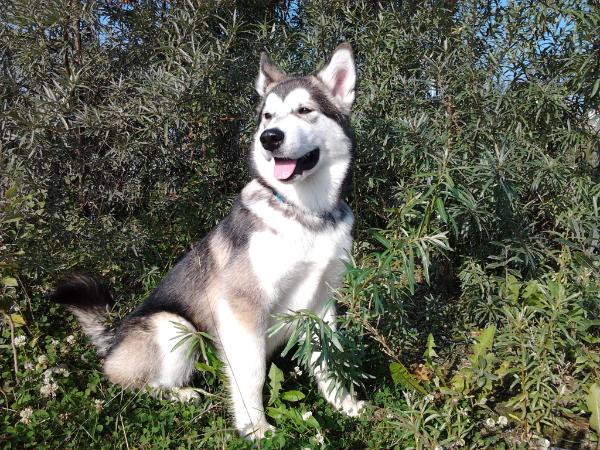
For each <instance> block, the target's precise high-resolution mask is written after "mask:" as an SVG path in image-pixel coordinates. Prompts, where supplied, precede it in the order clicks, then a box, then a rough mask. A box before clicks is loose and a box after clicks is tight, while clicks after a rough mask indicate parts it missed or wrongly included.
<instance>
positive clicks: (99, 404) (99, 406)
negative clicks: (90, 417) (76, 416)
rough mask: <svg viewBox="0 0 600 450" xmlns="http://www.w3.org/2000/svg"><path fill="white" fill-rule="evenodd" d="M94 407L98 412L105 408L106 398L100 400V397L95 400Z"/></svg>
mask: <svg viewBox="0 0 600 450" xmlns="http://www.w3.org/2000/svg"><path fill="white" fill-rule="evenodd" d="M94 408H95V409H96V412H100V411H102V410H103V409H104V400H100V399H99V398H97V399H95V400H94Z"/></svg>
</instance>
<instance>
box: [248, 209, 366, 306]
mask: <svg viewBox="0 0 600 450" xmlns="http://www.w3.org/2000/svg"><path fill="white" fill-rule="evenodd" d="M251 209H253V210H254V212H255V213H257V214H258V215H259V217H260V218H261V219H262V220H263V222H264V224H265V225H266V228H265V229H263V230H261V231H257V232H255V233H253V234H252V236H251V237H250V241H249V248H248V254H249V259H250V263H251V266H252V269H253V271H254V273H255V275H256V277H257V278H258V280H260V284H261V287H262V290H263V292H264V293H265V294H266V297H267V302H268V309H269V310H270V311H271V312H272V313H277V312H289V311H294V310H299V309H311V310H319V309H320V305H319V304H322V303H323V302H324V301H325V300H327V297H329V295H330V294H331V290H332V289H334V288H336V287H337V286H338V285H339V282H340V279H341V276H342V273H343V271H344V269H345V267H344V263H345V262H346V261H347V260H348V258H349V255H350V251H351V246H352V236H351V230H352V223H353V220H354V219H353V216H352V214H351V213H348V214H346V215H345V216H344V217H343V218H341V219H340V220H337V221H334V222H333V221H332V222H330V223H327V224H325V225H323V226H322V227H307V226H306V225H305V224H302V223H301V222H299V221H298V220H296V219H295V218H293V217H289V216H286V215H285V213H284V212H282V211H280V210H277V209H274V208H272V207H270V206H269V205H268V204H267V203H266V202H265V203H262V202H261V203H259V204H255V205H253V207H252V208H251ZM316 312H318V311H316Z"/></svg>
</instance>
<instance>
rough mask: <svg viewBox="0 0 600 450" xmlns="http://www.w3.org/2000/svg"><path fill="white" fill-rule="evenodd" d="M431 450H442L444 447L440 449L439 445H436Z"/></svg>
mask: <svg viewBox="0 0 600 450" xmlns="http://www.w3.org/2000/svg"><path fill="white" fill-rule="evenodd" d="M433 450H444V447H442V446H441V445H436V446H435V447H433Z"/></svg>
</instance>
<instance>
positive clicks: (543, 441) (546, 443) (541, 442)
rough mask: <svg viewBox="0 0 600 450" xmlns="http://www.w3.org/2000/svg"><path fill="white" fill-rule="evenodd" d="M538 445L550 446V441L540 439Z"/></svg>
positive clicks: (542, 446) (541, 446)
mask: <svg viewBox="0 0 600 450" xmlns="http://www.w3.org/2000/svg"><path fill="white" fill-rule="evenodd" d="M538 445H539V446H540V448H544V449H545V448H550V441H549V440H548V439H540V440H539V441H538Z"/></svg>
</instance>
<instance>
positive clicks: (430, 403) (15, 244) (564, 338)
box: [0, 0, 600, 449]
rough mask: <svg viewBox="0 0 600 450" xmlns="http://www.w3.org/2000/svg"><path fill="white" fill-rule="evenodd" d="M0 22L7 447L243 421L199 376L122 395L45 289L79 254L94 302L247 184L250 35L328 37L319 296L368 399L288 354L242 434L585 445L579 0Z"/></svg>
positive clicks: (283, 46)
mask: <svg viewBox="0 0 600 450" xmlns="http://www.w3.org/2000/svg"><path fill="white" fill-rule="evenodd" d="M0 25H1V27H2V28H1V29H0V101H1V104H0V176H1V178H0V249H1V252H2V253H1V258H0V279H1V280H2V286H1V287H0V289H1V294H2V300H1V304H0V308H1V311H2V322H1V323H2V332H1V335H0V350H1V351H0V363H1V367H2V369H1V370H2V387H1V389H2V391H1V393H2V396H0V407H1V408H2V426H1V427H0V442H1V443H2V445H3V446H7V447H8V448H23V447H43V446H46V447H49V448H59V447H60V448H62V447H69V448H96V447H98V448H100V447H107V448H114V447H119V448H129V447H136V448H163V447H165V448H167V447H168V448H178V447H183V448H187V447H201V448H215V447H228V448H242V447H245V446H247V444H245V443H244V442H243V441H242V440H240V439H239V438H237V437H236V434H235V433H234V432H233V431H232V430H231V429H229V428H228V427H229V426H230V422H229V421H228V419H227V408H226V401H225V393H224V389H223V386H222V384H221V383H219V382H218V380H217V378H215V377H211V376H208V375H207V374H206V373H205V374H204V381H203V382H199V386H201V387H203V388H205V389H207V390H208V391H209V393H208V394H207V396H206V397H205V400H204V401H203V402H201V403H200V404H195V405H172V404H171V403H169V402H168V401H166V400H160V399H155V398H152V397H149V396H147V395H146V394H139V393H137V394H136V393H129V392H125V393H123V392H121V391H120V390H119V389H118V388H115V387H113V386H110V385H109V384H108V383H107V382H106V381H105V380H104V379H103V378H102V377H101V375H100V374H99V372H98V368H99V361H98V359H97V357H96V356H94V354H93V351H92V350H91V349H90V348H89V347H88V346H87V344H86V343H85V341H84V340H83V338H82V337H81V335H80V334H79V331H76V330H77V328H76V325H75V323H74V321H73V320H72V319H71V318H65V314H64V312H63V310H62V309H60V308H57V307H55V306H53V305H51V304H49V303H48V301H47V300H46V298H47V294H48V293H49V292H50V290H51V287H52V283H53V282H54V281H55V280H56V278H57V277H59V276H60V275H61V274H62V273H64V272H66V271H69V270H72V269H74V268H77V269H82V270H88V271H92V272H93V273H97V274H100V275H101V276H103V277H104V278H105V279H106V280H107V281H108V282H109V283H110V284H111V286H112V288H113V291H114V293H115V297H116V298H117V299H118V300H119V306H118V308H117V309H116V310H115V314H114V315H115V319H118V318H119V317H121V316H123V315H124V314H126V313H127V311H129V310H130V309H131V308H132V307H133V305H135V304H137V303H138V302H140V301H141V300H142V299H143V297H144V296H145V295H146V294H147V293H148V292H149V291H150V290H151V289H152V288H153V287H154V286H155V285H156V284H157V282H158V281H159V280H160V278H161V277H162V276H163V275H164V274H165V273H166V272H167V271H168V270H169V268H170V267H171V266H172V265H173V263H174V262H175V261H176V260H177V258H178V257H180V256H181V254H182V253H183V252H185V250H186V249H187V248H188V247H189V246H190V245H191V244H192V243H193V242H195V241H197V240H199V239H201V238H202V236H203V235H204V234H205V233H206V232H207V231H208V230H209V229H210V228H212V227H213V226H214V225H215V223H216V222H217V221H218V220H219V219H220V218H222V217H223V216H224V215H225V214H227V211H228V208H229V205H230V203H231V201H232V199H233V198H234V197H235V195H236V194H237V192H238V191H239V190H240V188H241V187H242V186H243V185H244V183H245V182H246V181H247V172H246V168H245V158H246V155H247V151H248V149H249V143H250V140H251V136H252V133H253V129H254V126H255V111H254V108H255V104H256V103H257V98H256V95H255V94H254V92H253V88H252V86H253V80H254V77H255V75H256V72H257V67H258V54H259V51H260V50H262V49H266V50H267V51H269V52H270V53H271V55H272V57H273V59H274V60H275V61H277V62H278V63H280V65H281V66H282V67H283V68H284V69H285V70H287V71H289V72H291V73H297V72H307V71H310V70H313V69H314V67H315V66H316V65H318V64H320V63H321V62H322V61H323V60H324V58H325V57H326V56H327V55H328V54H329V52H330V51H331V50H332V49H333V48H334V47H335V46H336V45H337V44H338V43H339V42H341V41H343V40H348V41H350V42H352V44H353V45H354V46H355V48H356V51H357V63H358V71H359V86H358V94H357V101H356V105H355V112H354V116H353V123H354V126H355V128H356V134H357V138H358V153H357V160H356V168H355V170H354V184H353V189H352V192H351V193H349V201H350V203H351V205H352V207H353V209H354V211H355V212H356V216H357V223H356V230H355V236H356V244H355V252H354V257H355V264H354V267H352V268H350V270H349V273H348V276H347V283H346V284H345V287H344V289H343V290H342V292H340V298H339V302H340V303H341V304H342V305H343V308H344V310H345V311H346V315H345V317H344V318H343V319H342V322H343V324H344V325H345V327H344V329H343V332H344V333H345V334H346V335H347V336H348V337H350V340H351V341H352V342H356V343H357V349H356V350H357V351H358V350H359V349H360V348H362V350H363V351H362V354H363V356H362V366H363V368H364V371H365V372H367V373H369V374H370V375H372V376H373V378H370V379H369V380H368V381H367V382H366V383H365V386H364V387H363V388H362V391H360V395H361V396H363V397H366V398H368V399H369V400H370V403H371V406H370V408H369V410H368V412H367V413H366V414H365V415H364V417H363V418H361V419H359V420H349V419H345V418H342V417H340V416H339V415H337V414H335V413H333V412H332V411H331V409H330V408H329V407H328V406H326V405H325V404H324V402H323V400H321V399H320V398H319V397H318V396H317V395H316V394H315V392H314V389H313V388H312V385H311V381H310V379H309V378H308V377H306V376H305V375H303V376H300V377H299V378H298V377H296V378H294V377H292V376H291V375H288V374H286V375H285V381H284V387H285V389H289V390H293V391H301V392H303V393H304V394H305V395H306V397H303V398H302V399H300V401H291V400H290V399H291V398H292V397H294V396H287V397H286V396H283V397H282V398H281V399H279V398H277V399H274V403H273V405H272V409H271V410H270V415H271V416H272V418H273V419H272V421H273V422H274V423H276V425H277V428H278V429H279V430H280V431H279V432H278V433H277V435H276V436H275V437H274V438H273V439H271V440H270V441H265V442H263V444H262V446H263V447H264V448H292V447H293V448H296V447H297V448H301V447H318V446H320V445H321V444H320V441H321V437H323V439H324V443H323V445H325V446H329V447H331V448H365V447H369V448H392V447H396V448H419V449H421V448H422V449H429V448H434V447H436V446H437V447H441V448H546V447H547V446H548V445H549V443H552V445H556V446H557V447H562V448H592V447H593V446H595V445H596V444H595V443H596V442H597V434H596V433H595V432H594V431H593V430H595V431H596V432H597V431H598V420H599V419H598V415H594V416H592V417H590V414H589V411H590V409H594V408H600V393H598V394H597V395H593V393H592V394H590V395H588V393H589V392H594V391H593V389H592V386H593V385H594V382H597V381H598V379H599V375H600V356H599V355H598V350H599V341H598V325H599V321H598V317H599V312H600V311H599V310H600V307H599V305H600V302H599V300H600V258H599V247H598V239H599V237H600V236H599V223H600V211H599V208H600V201H599V197H600V184H599V178H600V167H599V164H598V161H599V155H600V153H599V152H600V148H599V132H600V120H599V119H598V115H597V114H598V109H599V98H600V89H599V87H600V9H599V6H598V3H597V2H594V1H592V0H589V1H575V0H573V1H569V0H556V1H548V2H537V1H520V2H512V1H504V0H503V1H478V0H464V1H462V0H461V1H418V0H412V1H395V2H393V1H390V2H386V1H381V2H368V1H359V2H341V1H320V0H316V1H311V2H302V1H295V0H294V1H287V2H286V1H283V2H277V1H263V2H261V1H256V2H250V1H243V2H233V1H228V0H223V1H218V2H216V1H191V0H190V1H167V0H163V1H150V0H129V1H125V0H120V1H119V0H105V1H100V0H97V1H94V0H89V1H81V0H45V1H31V0H29V1H27V0H7V1H5V2H4V4H3V7H2V8H1V9H0ZM70 334H74V335H75V336H74V337H71V338H69V340H68V342H70V343H66V342H67V341H66V336H67V335H70ZM277 364H279V365H280V366H282V367H284V366H285V365H286V364H288V365H289V361H283V362H278V363H277ZM292 365H293V363H292ZM57 366H60V367H66V368H68V369H69V371H70V374H69V375H68V376H66V375H65V374H62V373H54V375H52V374H51V375H48V372H47V368H51V367H57ZM405 369H407V370H405ZM45 371H46V372H45ZM292 372H293V371H292ZM273 373H275V372H272V373H271V375H273ZM271 381H272V383H271V386H270V389H271V394H273V389H274V388H273V384H275V383H273V380H271ZM268 390H269V387H267V391H268ZM586 397H587V399H586ZM273 398H274V397H273ZM294 400H297V396H296V397H295V398H294ZM586 400H587V402H586ZM309 410H310V411H312V412H313V417H314V418H315V420H314V421H312V420H311V421H303V420H302V419H301V418H300V416H299V414H302V412H304V411H309ZM505 418H506V422H507V423H506V424H505V423H504V422H505Z"/></svg>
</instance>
